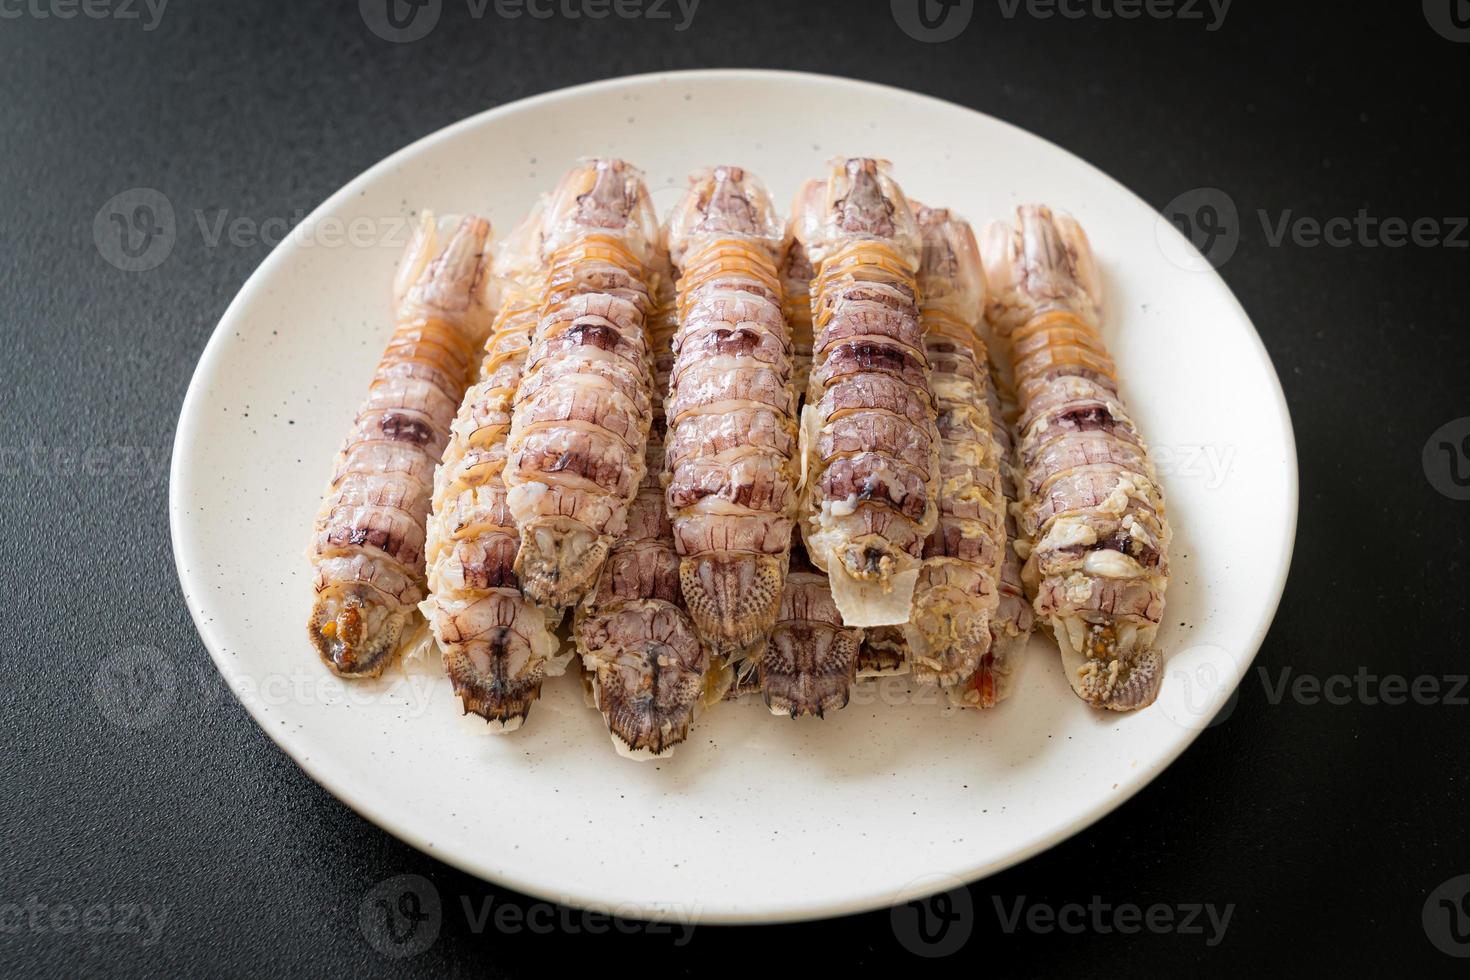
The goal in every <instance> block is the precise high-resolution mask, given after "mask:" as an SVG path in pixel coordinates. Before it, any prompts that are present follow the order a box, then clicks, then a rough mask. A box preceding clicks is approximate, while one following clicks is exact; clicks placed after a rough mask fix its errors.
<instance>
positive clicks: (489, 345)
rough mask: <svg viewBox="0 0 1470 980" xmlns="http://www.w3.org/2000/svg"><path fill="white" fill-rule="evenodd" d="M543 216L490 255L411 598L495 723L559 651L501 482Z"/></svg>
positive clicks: (468, 693)
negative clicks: (495, 307) (487, 285)
mask: <svg viewBox="0 0 1470 980" xmlns="http://www.w3.org/2000/svg"><path fill="white" fill-rule="evenodd" d="M541 218H542V212H541V210H540V208H537V209H535V210H533V211H532V212H531V214H530V215H529V216H528V217H527V218H526V220H525V221H523V222H522V223H521V225H520V226H519V227H518V228H517V229H516V231H515V232H514V233H513V234H512V235H511V236H510V237H509V238H508V239H506V241H505V243H504V244H503V245H502V246H501V249H500V251H499V254H498V255H497V256H496V260H495V266H494V271H495V273H496V276H497V280H498V292H499V300H500V309H499V312H498V313H497V314H496V317H495V321H494V324H493V325H492V327H491V330H490V339H489V340H488V341H487V342H486V344H485V349H484V356H483V359H482V361H481V365H480V375H479V380H478V381H477V382H476V383H475V384H473V385H471V386H470V389H469V391H468V392H467V393H466V394H465V399H464V402H463V403H462V404H461V405H460V408H459V414H458V416H457V417H456V418H455V421H454V425H453V427H452V429H451V431H450V439H449V446H448V448H447V449H446V450H445V452H444V460H443V462H442V463H441V464H440V466H439V468H438V470H437V471H436V473H435V480H434V505H433V511H432V513H431V514H430V516H429V526H428V532H429V533H428V578H429V597H428V598H427V599H426V600H424V602H423V603H422V604H421V606H420V608H421V609H422V610H423V612H424V616H425V618H426V619H427V620H428V621H429V626H430V628H431V629H432V631H433V634H434V639H435V641H436V642H437V643H438V645H439V649H440V650H441V651H442V652H443V654H444V664H445V667H446V669H447V670H448V672H449V678H450V681H451V682H452V683H453V685H454V692H455V694H457V695H458V696H459V698H460V700H461V701H462V703H463V704H464V710H465V711H466V712H473V713H475V714H477V715H480V716H481V717H482V718H484V719H485V720H486V721H488V722H490V723H491V726H492V728H494V729H496V730H500V731H511V730H514V729H516V728H518V727H520V725H521V723H522V721H524V719H525V717H526V715H527V713H528V712H529V711H530V710H531V704H532V702H533V701H535V700H536V699H537V698H538V697H539V696H540V694H541V683H542V680H543V679H544V678H545V677H546V676H547V675H548V674H560V673H561V672H562V670H563V669H564V668H565V665H566V661H567V657H568V655H559V654H558V648H559V643H558V640H557V638H556V635H555V633H554V632H553V630H552V627H554V625H555V624H554V623H553V622H551V621H550V620H549V618H548V614H547V613H546V612H545V611H543V610H541V609H540V608H538V607H537V606H535V605H534V604H532V603H531V602H530V600H528V599H526V598H525V596H523V595H522V594H521V590H520V582H519V580H518V578H517V577H516V573H515V558H516V551H517V549H518V547H519V539H518V536H517V533H516V526H515V520H514V519H513V518H512V517H511V513H510V508H509V507H508V506H507V504H506V487H505V481H504V475H505V464H506V455H507V448H506V444H507V436H508V435H509V433H510V426H511V411H512V404H513V402H514V400H515V393H516V389H517V387H518V386H519V385H520V381H521V374H522V372H523V370H524V367H525V363H526V355H527V352H528V350H529V348H530V342H531V334H532V333H533V332H534V331H535V329H536V325H537V322H538V320H539V314H540V308H541V301H540V285H541V275H542V273H543V271H544V270H543V268H542V265H541V262H540V259H539V254H538V253H539V233H540V228H539V226H540V222H541Z"/></svg>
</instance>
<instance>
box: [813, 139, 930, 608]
mask: <svg viewBox="0 0 1470 980" xmlns="http://www.w3.org/2000/svg"><path fill="white" fill-rule="evenodd" d="M793 211H794V215H793V217H794V220H795V222H796V228H797V238H798V240H799V241H800V242H801V245H802V247H803V248H804V249H805V251H806V253H807V255H808V256H809V257H810V259H811V261H812V263H813V266H814V268H815V270H816V279H815V281H814V282H813V284H812V312H813V329H814V331H815V332H816V336H815V338H814V341H813V363H812V371H811V380H810V386H809V390H808V394H807V404H806V406H805V407H804V408H803V409H802V441H803V458H804V462H805V467H804V471H805V483H804V490H803V497H804V500H803V507H802V518H803V522H802V535H803V538H804V540H805V542H806V548H807V554H808V555H809V556H810V558H811V560H812V562H813V564H815V565H816V566H817V567H818V568H820V569H822V570H823V571H825V572H827V574H828V577H829V580H830V582H831V587H832V594H833V599H834V601H835V602H836V604H837V607H838V609H840V610H841V612H842V617H843V620H844V621H845V622H846V623H847V625H848V626H852V627H869V626H885V625H897V624H902V623H905V622H907V621H908V619H909V615H910V602H911V600H912V598H913V592H914V586H915V584H916V582H917V580H918V577H919V570H920V565H921V562H922V552H923V546H924V540H925V539H926V538H927V537H928V536H929V533H930V532H931V531H933V530H934V527H935V523H936V521H937V518H938V508H937V507H936V503H935V494H936V491H937V489H938V486H937V474H938V442H939V439H938V431H937V428H936V425H935V417H936V415H935V404H934V394H933V391H932V390H931V388H930V384H929V362H928V358H927V356H926V354H925V352H924V338H923V328H922V326H921V324H920V320H919V306H918V288H917V284H916V282H915V274H916V273H917V271H918V267H919V257H920V250H921V242H920V236H919V231H918V227H917V224H916V222H915V220H914V215H913V212H912V211H911V210H910V208H909V204H908V201H907V200H906V199H905V198H904V196H903V192H902V191H901V190H900V189H899V187H898V185H897V184H896V183H894V181H893V179H892V178H891V177H890V176H889V175H888V172H887V167H886V165H883V164H880V163H879V162H878V161H875V160H869V159H862V158H856V159H849V160H837V161H834V163H833V165H832V168H831V170H830V172H829V174H828V177H827V180H826V181H825V183H823V182H809V183H808V184H807V185H805V186H804V187H803V188H802V190H801V191H800V192H799V193H798V197H797V201H796V205H795V207H794V208H793Z"/></svg>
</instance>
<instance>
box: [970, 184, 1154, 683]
mask: <svg viewBox="0 0 1470 980" xmlns="http://www.w3.org/2000/svg"><path fill="white" fill-rule="evenodd" d="M983 257H984V265H985V272H986V279H987V282H988V285H989V293H990V300H989V303H988V306H987V315H988V317H989V319H990V322H991V325H992V327H993V328H994V330H995V332H996V333H997V334H998V335H999V336H1000V337H1001V338H1004V339H1005V340H1006V341H1007V342H1008V344H1009V346H1010V361H1011V373H1012V375H1013V377H1014V381H1015V385H1016V394H1017V398H1018V401H1019V403H1020V408H1021V414H1020V419H1019V421H1018V425H1017V428H1018V431H1019V454H1020V473H1021V479H1020V486H1019V492H1020V533H1021V535H1022V536H1023V538H1025V542H1024V543H1023V546H1022V551H1023V554H1022V557H1023V558H1024V559H1025V563H1026V564H1025V566H1024V568H1023V580H1024V581H1025V583H1026V585H1027V588H1028V590H1030V591H1032V592H1033V593H1034V595H1035V609H1036V613H1037V615H1038V616H1040V617H1041V618H1042V619H1044V620H1045V621H1046V622H1048V623H1049V625H1050V626H1051V630H1052V633H1053V635H1054V636H1055V638H1056V640H1057V644H1058V646H1059V648H1060V650H1061V654H1062V662H1063V664H1064V666H1065V667H1066V670H1067V678H1068V681H1069V682H1070V683H1071V685H1072V689H1073V690H1074V691H1075V692H1076V693H1077V695H1078V696H1079V697H1081V698H1082V699H1083V700H1084V701H1086V702H1087V703H1088V704H1090V705H1092V706H1094V707H1098V708H1108V709H1112V710H1115V711H1127V710H1131V709H1134V708H1139V707H1143V706H1145V705H1147V704H1150V703H1151V702H1152V701H1153V700H1154V698H1155V697H1156V696H1157V694H1158V689H1159V684H1160V682H1161V680H1162V678H1163V670H1162V656H1161V654H1160V652H1159V651H1158V649H1157V648H1156V647H1155V646H1154V637H1155V635H1156V633H1157V630H1158V625H1159V621H1160V618H1161V617H1162V615H1163V609H1164V590H1165V588H1166V586H1167V584H1168V557H1167V555H1168V546H1169V526H1168V523H1167V521H1166V519H1165V514H1164V499H1163V494H1162V492H1161V490H1160V488H1159V484H1158V479H1157V476H1156V475H1155V471H1154V466H1153V464H1152V463H1151V462H1150V461H1149V458H1148V451H1147V449H1146V448H1145V446H1144V443H1143V440H1142V438H1141V437H1140V436H1139V434H1138V430H1137V427H1136V426H1135V425H1134V423H1133V421H1132V419H1131V418H1130V417H1129V416H1128V414H1127V412H1126V410H1125V409H1124V407H1123V401H1122V399H1121V398H1120V397H1119V395H1118V379H1117V371H1116V369H1115V367H1114V365H1113V360H1112V358H1111V357H1110V356H1109V354H1108V352H1107V348H1106V346H1105V345H1104V343H1103V340H1102V336H1101V333H1100V331H1099V328H1098V324H1099V307H1100V303H1101V290H1100V282H1099V279H1098V275H1097V268H1096V266H1095V264H1094V261H1093V256H1092V250H1091V247H1090V246H1089V244H1088V242H1087V237H1086V235H1084V234H1083V232H1082V228H1081V227H1080V226H1079V225H1078V224H1077V222H1076V221H1075V220H1073V219H1072V218H1070V217H1069V216H1066V215H1060V214H1053V213H1052V211H1051V210H1050V209H1048V208H1046V207H1043V206H1040V205H1027V206H1023V207H1020V208H1018V209H1017V211H1016V213H1015V216H1014V217H1013V219H1012V220H1010V221H999V222H995V223H993V224H992V225H991V226H990V227H989V228H987V229H986V232H985V236H984V242H983Z"/></svg>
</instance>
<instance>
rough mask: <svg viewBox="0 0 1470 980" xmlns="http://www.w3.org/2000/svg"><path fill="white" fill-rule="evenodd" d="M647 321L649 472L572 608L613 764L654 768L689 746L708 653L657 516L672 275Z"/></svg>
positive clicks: (668, 532)
mask: <svg viewBox="0 0 1470 980" xmlns="http://www.w3.org/2000/svg"><path fill="white" fill-rule="evenodd" d="M655 278H656V281H655V284H654V295H655V297H656V300H657V302H656V306H655V308H654V309H653V311H652V312H651V313H650V315H649V317H648V334H649V338H650V340H651V342H652V347H653V351H654V383H655V389H654V392H655V393H654V397H653V423H652V426H651V428H650V432H649V437H648V450H647V453H648V460H647V472H646V474H645V475H644V478H643V482H642V483H641V484H640V485H639V487H638V494H637V496H636V497H635V498H634V499H633V503H632V505H631V506H630V507H629V510H628V526H627V530H625V531H624V532H623V535H622V537H621V538H619V539H618V542H617V543H616V544H615V545H614V546H613V548H612V552H611V554H610V555H609V557H608V560H607V563H606V564H605V565H604V566H603V568H602V573H601V575H600V576H599V577H598V580H597V584H596V586H595V587H594V588H593V589H592V591H591V592H590V593H589V594H588V595H587V598H586V599H585V600H584V601H583V602H582V604H581V605H579V606H578V607H577V611H576V615H575V618H574V625H573V635H574V637H575V638H576V642H577V648H578V650H579V651H580V652H581V654H582V665H583V667H584V668H585V669H586V671H587V673H588V675H589V679H590V682H591V687H592V697H593V702H594V703H595V704H596V705H597V708H598V710H600V711H601V712H602V716H603V719H604V721H605V722H606V723H607V727H608V732H609V733H610V735H611V736H612V740H613V747H614V748H616V749H617V751H618V753H619V754H620V755H623V756H625V757H628V758H635V759H648V758H659V757H663V756H667V755H669V754H671V753H672V752H673V750H674V747H675V746H676V745H678V744H679V743H680V742H683V741H684V740H685V739H686V738H688V736H689V726H690V724H691V722H692V721H693V717H694V711H695V708H696V706H697V705H698V703H699V701H700V698H701V696H702V695H703V693H704V689H705V686H706V678H707V675H708V673H709V668H710V658H709V652H708V649H707V648H706V647H705V646H704V645H703V644H702V643H701V642H700V638H699V636H698V635H697V633H696V631H695V627H694V623H693V622H692V621H691V620H690V618H689V613H688V610H687V609H686V607H685V605H684V597H683V594H682V591H681V589H680V585H679V556H678V554H677V553H676V552H675V550H674V538H673V530H672V528H671V527H670V524H669V519H668V516H667V513H666V512H665V509H664V485H663V483H664V481H663V477H664V430H665V421H664V411H663V398H662V397H661V392H663V391H664V390H666V387H665V386H666V385H667V383H668V378H669V374H670V372H671V370H672V368H673V350H672V340H673V335H674V331H675V329H676V328H677V326H678V315H677V312H676V310H675V303H674V289H673V282H672V272H671V271H669V270H667V269H664V270H662V271H661V272H659V273H658V274H657V275H656V277H655Z"/></svg>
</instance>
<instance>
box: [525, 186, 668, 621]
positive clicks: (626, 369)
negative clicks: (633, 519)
mask: <svg viewBox="0 0 1470 980" xmlns="http://www.w3.org/2000/svg"><path fill="white" fill-rule="evenodd" d="M541 247H542V250H543V254H544V255H545V257H546V260H547V267H548V269H547V276H546V287H545V293H544V295H543V297H542V303H541V310H540V322H539V323H538V325H537V327H536V331H535V334H534V336H533V337H532V340H531V348H530V352H529V355H528V357H527V359H526V368H525V373H524V375H523V377H522V379H521V383H520V387H519V388H518V390H517V392H516V398H515V408H514V413H513V418H512V423H511V431H510V443H509V445H510V459H509V463H508V465H507V466H506V469H505V483H506V486H507V487H509V494H508V496H507V502H508V504H509V507H510V511H511V514H512V515H513V516H514V517H515V522H516V527H517V529H518V530H519V533H520V550H519V552H518V553H517V556H516V564H515V571H516V574H517V575H518V576H519V578H520V582H521V588H522V590H523V591H524V592H525V594H526V596H527V597H528V598H530V599H531V600H532V601H533V602H536V603H538V604H540V605H545V606H551V607H554V608H565V607H566V606H569V605H571V604H572V603H574V602H576V601H577V600H578V599H580V598H581V597H582V596H583V595H584V594H585V593H586V591H587V590H588V589H589V588H590V587H591V586H592V585H593V583H594V582H595V581H596V579H597V575H598V572H599V571H600V570H601V569H602V565H603V562H604V561H605V560H606V559H607V554H608V551H609V550H610V549H611V547H612V544H613V542H615V541H616V540H617V538H618V536H619V535H620V534H622V532H623V529H624V528H625V527H626V525H627V519H628V506H629V505H630V504H631V503H632V501H633V497H634V496H635V494H636V493H637V491H638V486H639V484H640V483H641V482H642V481H643V476H644V472H645V468H646V466H645V459H644V457H645V453H646V450H647V444H648V429H649V425H650V424H651V422H652V415H651V406H650V404H649V383H650V382H649V356H648V343H647V339H646V337H645V336H644V320H645V318H646V317H647V315H648V312H649V309H650V306H651V304H652V299H651V297H650V294H649V285H648V281H647V277H648V264H649V262H650V261H651V260H652V259H653V257H654V252H655V250H656V248H657V226H656V221H655V219H654V215H653V205H652V203H651V202H650V200H649V197H648V189H647V187H646V186H645V185H644V183H643V178H642V175H641V174H639V173H638V171H637V170H635V169H634V168H633V167H632V166H630V165H629V164H627V163H624V162H623V161H621V160H609V159H596V160H590V161H587V162H585V163H583V164H580V165H578V166H576V167H574V168H573V169H572V170H571V171H570V172H569V173H568V174H567V175H566V176H565V177H563V178H562V180H561V182H560V184H559V185H558V186H557V189H556V191H555V193H554V194H553V196H552V198H551V200H550V202H549V203H548V206H547V209H546V218H545V224H544V229H543V236H542V244H541Z"/></svg>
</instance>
